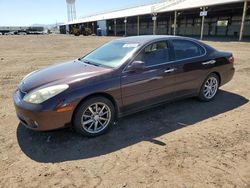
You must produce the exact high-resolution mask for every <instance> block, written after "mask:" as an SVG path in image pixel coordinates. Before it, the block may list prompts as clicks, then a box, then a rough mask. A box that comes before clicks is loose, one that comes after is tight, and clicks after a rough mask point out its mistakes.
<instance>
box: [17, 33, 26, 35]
mask: <svg viewBox="0 0 250 188" xmlns="http://www.w3.org/2000/svg"><path fill="white" fill-rule="evenodd" d="M18 35H27V33H26V32H19V33H18Z"/></svg>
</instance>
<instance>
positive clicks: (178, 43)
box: [172, 39, 205, 60]
mask: <svg viewBox="0 0 250 188" xmlns="http://www.w3.org/2000/svg"><path fill="white" fill-rule="evenodd" d="M172 44H173V47H174V52H175V59H176V60H181V59H188V58H194V57H199V56H202V55H204V54H205V50H204V48H202V47H201V46H200V45H198V44H196V43H195V42H192V41H188V40H181V39H178V40H173V41H172Z"/></svg>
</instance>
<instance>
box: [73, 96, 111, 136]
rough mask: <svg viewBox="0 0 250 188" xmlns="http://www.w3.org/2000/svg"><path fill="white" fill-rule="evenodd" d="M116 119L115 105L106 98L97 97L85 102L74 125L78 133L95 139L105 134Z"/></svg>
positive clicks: (77, 113) (79, 108)
mask: <svg viewBox="0 0 250 188" xmlns="http://www.w3.org/2000/svg"><path fill="white" fill-rule="evenodd" d="M114 119H115V108H114V105H113V103H112V102H111V101H110V100H108V99H106V98H104V97H95V98H91V99H89V100H87V101H85V102H83V103H82V104H81V105H80V106H79V107H78V109H77V111H76V113H75V116H74V119H73V124H74V128H75V130H76V131H77V132H79V133H80V134H82V135H84V136H89V137H94V136H99V135H101V134H104V133H105V132H106V131H107V130H108V129H109V128H110V127H112V125H113V124H114Z"/></svg>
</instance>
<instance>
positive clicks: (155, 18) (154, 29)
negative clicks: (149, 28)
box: [152, 13, 157, 35]
mask: <svg viewBox="0 0 250 188" xmlns="http://www.w3.org/2000/svg"><path fill="white" fill-rule="evenodd" d="M152 20H153V35H156V29H157V25H156V24H157V23H156V21H157V13H154V14H153V17H152Z"/></svg>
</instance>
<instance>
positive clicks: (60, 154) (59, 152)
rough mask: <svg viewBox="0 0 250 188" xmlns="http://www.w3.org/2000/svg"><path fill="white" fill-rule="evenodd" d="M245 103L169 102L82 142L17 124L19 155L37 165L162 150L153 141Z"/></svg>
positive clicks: (229, 99)
mask: <svg viewBox="0 0 250 188" xmlns="http://www.w3.org/2000/svg"><path fill="white" fill-rule="evenodd" d="M248 102H249V100H248V99H246V98H244V97H242V96H240V95H237V94H234V93H230V92H226V91H220V92H219V93H218V95H217V97H216V99H215V100H213V101H212V102H209V103H203V102H199V101H197V100H196V99H185V100H181V101H177V102H172V103H169V104H165V105H161V106H159V107H156V108H153V109H150V110H146V111H143V112H140V113H136V114H133V115H130V116H127V117H124V118H122V119H120V121H119V124H118V125H116V126H115V127H114V128H113V129H112V130H111V131H110V132H108V133H107V134H105V135H102V136H100V137H96V138H85V137H82V136H80V135H78V134H76V133H75V132H73V131H70V130H69V129H64V130H58V131H53V132H34V131H31V130H28V129H26V128H25V127H23V126H22V125H20V124H19V126H18V128H17V140H18V143H19V146H20V148H21V149H22V151H23V152H24V153H25V154H26V155H27V156H28V157H29V158H31V159H32V160H35V161H37V162H42V163H58V162H64V161H71V160H79V159H86V158H91V157H96V156H101V155H105V154H108V153H111V152H115V151H117V150H120V149H122V148H125V147H128V146H131V145H133V144H136V143H138V142H141V141H149V142H151V143H153V144H157V145H160V146H164V145H166V143H163V142H161V141H158V140H156V139H155V138H157V137H159V136H162V135H165V134H167V133H170V132H172V131H175V130H177V129H181V128H183V127H186V126H189V125H193V124H195V123H197V122H200V121H203V120H205V119H208V118H210V117H213V116H216V115H219V114H221V113H224V112H227V111H230V110H233V109H235V108H237V107H240V106H242V105H244V104H246V103H248ZM218 126H219V125H218Z"/></svg>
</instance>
